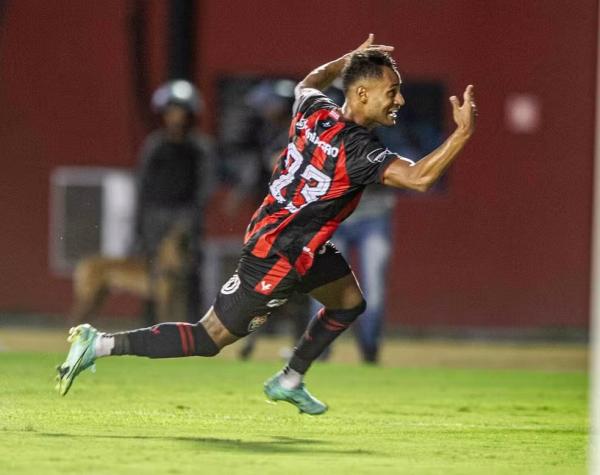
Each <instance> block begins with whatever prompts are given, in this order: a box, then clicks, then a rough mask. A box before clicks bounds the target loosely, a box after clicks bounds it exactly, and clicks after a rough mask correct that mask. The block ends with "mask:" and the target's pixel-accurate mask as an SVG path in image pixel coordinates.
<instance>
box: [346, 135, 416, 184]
mask: <svg viewBox="0 0 600 475" xmlns="http://www.w3.org/2000/svg"><path fill="white" fill-rule="evenodd" d="M344 149H345V151H346V171H347V172H348V176H349V178H350V182H351V183H353V184H356V185H372V184H374V183H381V180H382V177H383V173H384V172H385V169H386V168H387V167H388V166H389V165H390V164H391V163H392V162H394V161H396V160H404V161H406V162H409V164H410V165H411V166H412V165H414V164H415V162H413V161H412V160H410V159H408V158H405V157H402V156H400V155H398V154H396V153H394V152H392V151H391V150H389V149H388V148H386V147H384V146H383V145H382V144H381V142H380V141H379V140H377V138H376V137H374V136H373V135H372V134H370V133H369V132H368V131H367V130H361V131H353V132H352V133H351V134H349V135H348V136H347V137H346V138H345V140H344Z"/></svg>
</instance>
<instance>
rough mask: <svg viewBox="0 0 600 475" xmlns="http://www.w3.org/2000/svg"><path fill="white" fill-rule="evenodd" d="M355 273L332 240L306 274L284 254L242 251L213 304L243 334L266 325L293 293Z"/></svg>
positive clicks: (225, 322) (235, 331)
mask: <svg viewBox="0 0 600 475" xmlns="http://www.w3.org/2000/svg"><path fill="white" fill-rule="evenodd" d="M351 272H352V270H351V269H350V266H349V265H348V263H347V262H346V259H344V257H343V256H342V254H341V253H340V251H338V250H337V249H336V248H335V246H334V245H333V244H332V243H330V242H327V243H326V244H325V245H324V246H323V247H322V248H321V249H319V251H318V252H317V255H316V256H315V259H314V261H313V266H312V267H311V268H310V269H309V270H308V272H307V273H306V274H305V275H303V276H300V275H299V274H298V272H296V270H295V269H294V268H293V267H292V266H291V265H290V263H289V262H288V261H287V260H286V259H284V258H282V257H279V256H273V257H269V258H266V259H261V258H258V257H255V256H253V255H251V254H242V257H241V258H240V261H239V263H238V267H237V269H236V271H235V272H234V274H233V276H231V278H230V279H229V280H228V281H227V282H226V283H225V285H223V287H221V290H220V292H219V294H218V295H217V298H216V299H215V302H214V304H213V307H214V310H215V313H216V314H217V316H218V317H219V320H221V322H222V323H223V325H225V328H227V329H228V330H229V331H230V332H231V333H233V334H234V335H236V336H239V337H242V336H245V335H247V334H248V333H251V332H253V331H254V330H256V329H257V328H258V327H260V326H261V325H263V324H264V323H265V322H266V321H267V318H269V316H270V315H271V312H272V311H273V310H274V309H275V308H277V307H280V306H281V305H283V304H284V303H285V302H286V301H287V299H288V298H289V297H290V295H291V294H292V292H295V291H296V292H301V293H305V294H307V293H309V292H311V291H312V290H314V289H317V288H319V287H322V286H323V285H325V284H328V283H330V282H334V281H336V280H338V279H341V278H342V277H344V276H346V275H348V274H350V273H351Z"/></svg>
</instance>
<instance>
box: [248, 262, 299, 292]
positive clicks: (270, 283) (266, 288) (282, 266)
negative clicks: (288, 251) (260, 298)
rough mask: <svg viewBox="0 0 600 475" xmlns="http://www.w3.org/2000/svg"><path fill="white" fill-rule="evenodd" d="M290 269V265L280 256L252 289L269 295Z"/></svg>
mask: <svg viewBox="0 0 600 475" xmlns="http://www.w3.org/2000/svg"><path fill="white" fill-rule="evenodd" d="M291 270H292V265H291V264H290V263H289V262H288V261H287V260H286V259H284V258H283V257H282V258H280V259H279V260H278V261H277V262H276V263H275V265H274V266H273V267H271V269H270V270H269V272H267V273H266V275H265V276H264V277H263V278H262V279H261V280H260V282H259V283H258V284H256V287H254V290H255V291H256V292H258V293H259V294H263V295H271V293H272V292H273V291H274V290H275V288H276V287H277V286H278V285H279V282H281V281H282V280H283V278H284V277H285V276H286V275H288V274H289V272H290V271H291Z"/></svg>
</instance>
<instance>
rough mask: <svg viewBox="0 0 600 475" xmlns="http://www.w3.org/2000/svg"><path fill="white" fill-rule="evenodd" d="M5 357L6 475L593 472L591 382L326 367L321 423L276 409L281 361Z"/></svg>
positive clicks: (315, 377) (1, 445) (0, 468)
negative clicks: (64, 388) (74, 370)
mask: <svg viewBox="0 0 600 475" xmlns="http://www.w3.org/2000/svg"><path fill="white" fill-rule="evenodd" d="M62 358H63V353H24V352H5V353H0V473H2V474H44V475H49V474H54V473H60V474H66V473H69V474H84V473H85V474H96V473H105V474H140V473H144V474H146V473H151V474H154V473H156V474H187V473H190V474H191V473H194V474H197V473H203V474H220V473H226V474H238V473H240V474H242V473H243V474H254V473H256V474H284V473H286V474H305V475H311V474H315V473H326V474H327V475H334V474H338V473H340V474H345V475H350V474H362V473H372V474H388V473H403V474H442V473H443V474H457V475H458V474H460V475H466V474H486V475H488V474H511V475H514V474H559V473H560V474H583V473H585V472H586V460H585V459H586V446H587V439H588V435H587V429H588V427H587V424H588V423H587V375H586V373H585V372H583V371H568V372H567V371H548V370H546V371H532V370H527V371H525V370H523V371H515V370H498V369H494V370H491V369H487V370H485V369H458V368H402V367H368V366H361V365H355V364H342V363H329V364H317V365H316V366H315V367H314V368H313V370H312V372H311V373H310V375H309V377H308V379H307V383H308V387H309V388H310V390H311V391H312V392H313V393H314V394H315V395H317V396H318V397H319V398H321V399H322V400H324V401H326V402H328V403H329V405H330V411H329V412H328V413H327V414H325V415H323V416H317V417H311V416H306V415H299V414H298V413H297V411H296V409H295V408H293V407H292V406H290V405H288V404H285V403H279V404H277V405H275V404H270V403H267V402H266V401H265V397H264V396H263V394H262V382H263V381H264V380H265V379H266V378H267V377H268V376H270V375H271V374H272V373H273V372H274V371H276V370H277V369H278V368H279V367H280V363H279V362H275V361H271V362H268V361H258V362H254V361H253V362H238V361H235V360H232V359H227V358H225V359H222V358H221V359H220V358H215V359H210V360H208V359H201V358H188V359H179V360H148V359H141V358H140V359H136V358H132V357H123V358H112V359H104V360H100V361H99V362H98V372H97V373H96V374H92V373H90V372H89V371H88V372H85V373H83V374H82V375H81V376H80V377H79V378H78V379H77V380H76V382H75V384H74V385H73V387H72V389H71V392H70V393H69V394H68V395H67V396H66V397H64V398H61V397H59V396H58V395H57V394H56V393H55V392H54V391H53V386H54V382H53V368H54V366H55V365H56V364H57V363H59V362H61V360H62Z"/></svg>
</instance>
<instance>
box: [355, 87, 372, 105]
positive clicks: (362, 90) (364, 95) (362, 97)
mask: <svg viewBox="0 0 600 475" xmlns="http://www.w3.org/2000/svg"><path fill="white" fill-rule="evenodd" d="M356 95H357V96H358V100H359V101H360V102H362V103H363V104H365V103H366V102H367V99H368V98H369V93H368V92H367V88H366V87H365V86H358V87H357V88H356Z"/></svg>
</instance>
